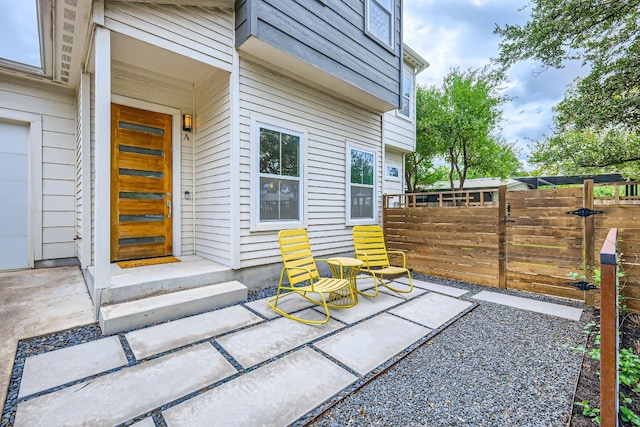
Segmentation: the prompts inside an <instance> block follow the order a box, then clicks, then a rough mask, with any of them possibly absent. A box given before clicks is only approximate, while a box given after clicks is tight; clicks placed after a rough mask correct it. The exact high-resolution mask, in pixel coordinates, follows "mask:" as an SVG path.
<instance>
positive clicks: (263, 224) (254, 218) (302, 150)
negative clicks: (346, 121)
mask: <svg viewBox="0 0 640 427" xmlns="http://www.w3.org/2000/svg"><path fill="white" fill-rule="evenodd" d="M262 129H268V130H271V131H274V132H280V133H286V134H289V135H294V136H297V137H298V138H299V147H298V168H299V170H298V177H290V176H287V175H277V176H278V177H281V178H279V179H286V180H295V179H297V180H298V182H299V185H298V190H299V195H298V216H299V218H298V219H297V220H273V221H261V219H260V190H261V185H260V182H261V178H263V177H265V176H268V177H273V178H276V175H273V174H263V173H262V172H261V171H260V153H261V147H260V131H261V130H262ZM251 147H252V153H251V160H252V163H253V167H252V168H251V188H252V191H251V204H250V206H251V207H252V210H253V212H252V214H251V215H250V218H251V226H250V230H251V231H274V230H286V229H293V228H306V227H307V206H306V203H304V201H305V197H306V193H307V191H306V190H307V189H306V183H307V174H306V170H307V168H306V165H305V163H306V159H307V151H306V150H307V132H306V130H305V129H302V128H300V127H298V126H295V125H293V124H291V123H285V122H279V121H278V120H274V119H272V118H264V119H252V124H251ZM276 179H278V178H276Z"/></svg>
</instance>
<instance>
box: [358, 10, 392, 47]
mask: <svg viewBox="0 0 640 427" xmlns="http://www.w3.org/2000/svg"><path fill="white" fill-rule="evenodd" d="M394 2H395V0H366V10H365V20H366V31H367V32H368V33H369V34H371V35H372V36H374V37H375V38H376V39H378V40H379V41H380V42H382V43H383V44H385V45H386V46H387V47H389V48H391V49H393V21H394Z"/></svg>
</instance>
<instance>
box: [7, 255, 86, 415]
mask: <svg viewBox="0 0 640 427" xmlns="http://www.w3.org/2000/svg"><path fill="white" fill-rule="evenodd" d="M94 319H95V318H94V316H93V304H92V303H91V299H90V298H89V293H88V292H87V287H86V285H85V284H84V279H83V277H82V273H80V269H79V268H78V267H59V268H42V269H36V270H26V271H24V270H23V271H13V272H4V273H0V406H2V407H3V406H4V402H5V399H6V393H7V387H8V385H9V381H10V379H11V370H12V369H13V360H14V358H15V355H16V346H17V344H18V341H19V340H21V339H24V338H30V337H35V336H39V335H45V334H49V333H52V332H57V331H61V330H64V329H69V328H74V327H76V326H81V325H87V324H90V323H93V322H94V321H95V320H94Z"/></svg>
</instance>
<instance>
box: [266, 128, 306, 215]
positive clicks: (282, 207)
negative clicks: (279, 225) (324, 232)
mask: <svg viewBox="0 0 640 427" xmlns="http://www.w3.org/2000/svg"><path fill="white" fill-rule="evenodd" d="M258 129H259V135H260V136H259V139H260V140H259V145H260V166H259V196H258V200H259V201H260V209H259V212H258V219H259V222H260V223H266V222H283V221H289V222H300V221H302V203H301V202H302V188H303V186H302V176H303V175H302V156H301V146H302V135H301V134H299V133H296V132H292V131H288V130H284V129H278V128H274V127H267V126H266V125H258Z"/></svg>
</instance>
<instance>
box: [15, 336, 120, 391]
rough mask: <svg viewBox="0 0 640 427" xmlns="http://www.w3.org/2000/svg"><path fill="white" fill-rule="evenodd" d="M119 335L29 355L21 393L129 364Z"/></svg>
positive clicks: (54, 385)
mask: <svg viewBox="0 0 640 427" xmlns="http://www.w3.org/2000/svg"><path fill="white" fill-rule="evenodd" d="M127 363H128V362H127V356H126V355H125V354H124V350H123V349H122V345H120V340H119V339H118V337H109V338H104V339H101V340H97V341H92V342H88V343H85V344H79V345H75V346H73V347H67V348H63V349H61V350H56V351H50V352H48V353H43V354H39V355H37V356H31V357H27V360H26V361H25V363H24V371H23V373H22V380H21V382H20V393H19V395H18V397H24V396H28V395H30V394H33V393H37V392H39V391H43V390H47V389H50V388H52V387H57V386H59V385H63V384H67V383H70V382H72V381H75V380H79V379H82V378H85V377H89V376H91V375H95V374H99V373H101V372H106V371H108V370H110V369H114V368H117V367H120V366H124V365H126V364H127Z"/></svg>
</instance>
